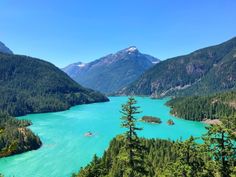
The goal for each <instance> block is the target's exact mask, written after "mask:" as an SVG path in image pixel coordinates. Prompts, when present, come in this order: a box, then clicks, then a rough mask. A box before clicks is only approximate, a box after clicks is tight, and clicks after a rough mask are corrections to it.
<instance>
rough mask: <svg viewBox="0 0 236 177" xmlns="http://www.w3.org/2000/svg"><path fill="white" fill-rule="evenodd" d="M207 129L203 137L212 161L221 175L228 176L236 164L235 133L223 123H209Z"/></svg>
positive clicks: (222, 176)
mask: <svg viewBox="0 0 236 177" xmlns="http://www.w3.org/2000/svg"><path fill="white" fill-rule="evenodd" d="M207 129H208V132H207V134H206V135H205V138H204V139H205V144H207V145H208V152H210V154H211V157H212V161H214V162H215V163H216V166H217V169H218V170H217V171H218V173H220V176H221V177H229V176H230V175H232V174H233V172H234V168H235V166H236V135H235V133H234V132H233V131H232V130H230V129H228V128H226V127H225V126H223V125H211V126H209V127H207Z"/></svg>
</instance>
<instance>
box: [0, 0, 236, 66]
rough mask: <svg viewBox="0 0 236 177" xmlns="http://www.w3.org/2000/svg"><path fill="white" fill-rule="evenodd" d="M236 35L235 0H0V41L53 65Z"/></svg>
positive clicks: (177, 49) (176, 51) (167, 50)
mask: <svg viewBox="0 0 236 177" xmlns="http://www.w3.org/2000/svg"><path fill="white" fill-rule="evenodd" d="M235 36H236V0H67V1H65V0H0V41H2V42H3V43H5V44H6V45H7V46H8V47H9V48H10V49H11V50H13V52H14V53H16V54H23V55H29V56H33V57H37V58H41V59H44V60H47V61H49V62H51V63H53V64H55V65H56V66H58V67H64V66H66V65H68V64H71V63H74V62H78V61H82V62H89V61H92V60H95V59H98V58H100V57H102V56H105V55H107V54H110V53H115V52H116V51H118V50H121V49H123V48H127V47H129V46H136V47H137V48H138V49H139V50H140V51H141V52H142V53H147V54H150V55H153V56H155V57H157V58H160V59H162V60H164V59H167V58H171V57H175V56H179V55H184V54H187V53H190V52H192V51H194V50H197V49H199V48H203V47H207V46H210V45H214V44H218V43H221V42H224V41H226V40H228V39H230V38H232V37H235Z"/></svg>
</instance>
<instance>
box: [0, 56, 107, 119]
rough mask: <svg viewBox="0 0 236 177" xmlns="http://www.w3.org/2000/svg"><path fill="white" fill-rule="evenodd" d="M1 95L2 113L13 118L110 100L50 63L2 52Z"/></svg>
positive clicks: (0, 57) (0, 105) (0, 107)
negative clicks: (83, 85) (84, 86)
mask: <svg viewBox="0 0 236 177" xmlns="http://www.w3.org/2000/svg"><path fill="white" fill-rule="evenodd" d="M0 93H1V94H0V110H2V111H4V112H7V113H9V114H10V115H13V116H19V115H24V114H28V113H37V112H51V111H60V110H65V109H68V108H69V107H70V106H73V105H76V104H83V103H92V102H97V101H107V100H108V99H107V98H106V97H105V96H104V95H102V94H100V93H97V92H94V91H92V90H90V89H86V88H83V87H82V86H80V85H79V84H77V83H76V82H74V81H73V80H72V79H70V78H69V76H67V75H66V74H65V73H63V72H62V71H61V70H60V69H58V68H57V67H55V66H54V65H52V64H50V63H48V62H45V61H42V60H39V59H35V58H31V57H27V56H20V55H8V54H3V53H0Z"/></svg>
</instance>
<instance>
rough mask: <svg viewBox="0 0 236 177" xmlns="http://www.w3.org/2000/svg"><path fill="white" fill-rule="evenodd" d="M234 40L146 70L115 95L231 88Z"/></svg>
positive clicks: (234, 83)
mask: <svg viewBox="0 0 236 177" xmlns="http://www.w3.org/2000/svg"><path fill="white" fill-rule="evenodd" d="M235 49H236V38H233V39H231V40H229V41H227V42H224V43H222V44H219V45H216V46H212V47H207V48H204V49H200V50H197V51H195V52H193V53H190V54H188V55H184V56H179V57H175V58H171V59H167V60H165V61H162V62H161V63H160V64H158V65H155V66H154V67H152V68H151V69H149V70H147V71H146V72H145V73H144V74H143V75H141V77H139V78H138V79H137V80H136V81H135V82H133V83H131V84H130V85H129V86H128V87H126V88H123V89H121V90H120V91H119V92H118V94H126V95H129V94H135V95H151V96H153V97H163V96H169V95H192V94H207V93H209V92H218V91H223V90H230V89H234V88H235V86H236V82H235V76H236V75H235V72H236V67H235Z"/></svg>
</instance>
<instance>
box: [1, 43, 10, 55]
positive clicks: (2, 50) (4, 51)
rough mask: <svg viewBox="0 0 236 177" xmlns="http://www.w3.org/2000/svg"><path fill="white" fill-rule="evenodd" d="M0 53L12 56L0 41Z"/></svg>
mask: <svg viewBox="0 0 236 177" xmlns="http://www.w3.org/2000/svg"><path fill="white" fill-rule="evenodd" d="M0 52H1V53H7V54H13V52H12V51H11V50H10V49H9V48H8V47H7V46H5V44H3V43H2V42H1V41H0Z"/></svg>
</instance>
